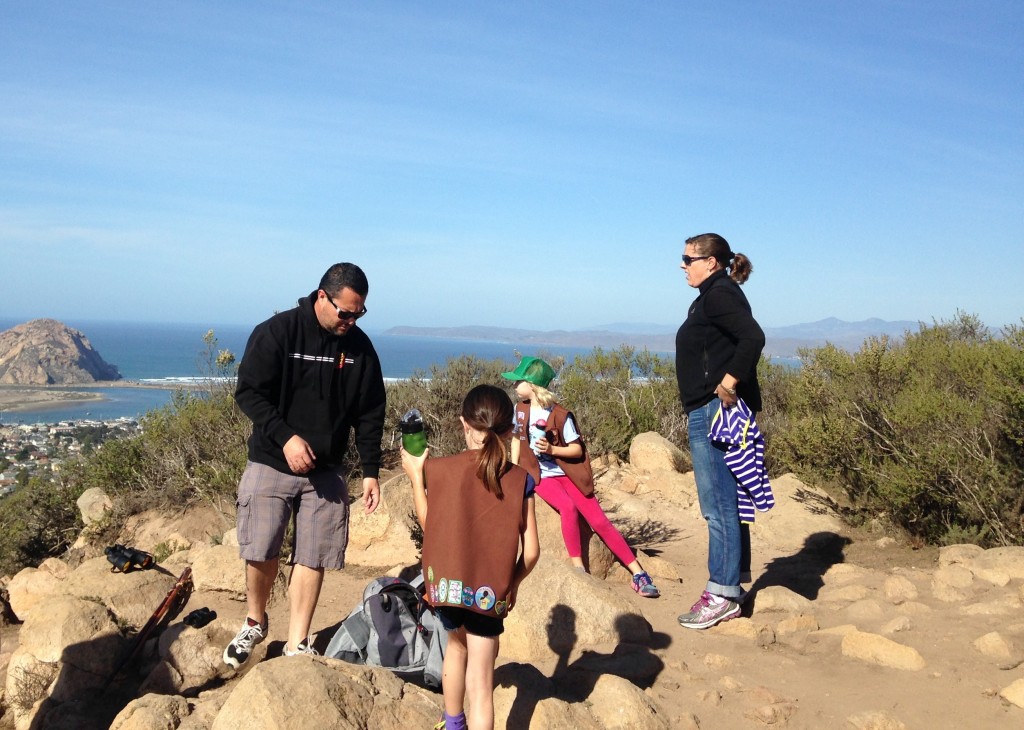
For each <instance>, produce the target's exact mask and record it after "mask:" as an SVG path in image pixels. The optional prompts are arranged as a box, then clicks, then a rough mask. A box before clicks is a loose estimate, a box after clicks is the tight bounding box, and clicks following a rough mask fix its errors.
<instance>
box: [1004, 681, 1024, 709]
mask: <svg viewBox="0 0 1024 730" xmlns="http://www.w3.org/2000/svg"><path fill="white" fill-rule="evenodd" d="M999 696H1000V697H1002V698H1003V699H1004V700H1006V701H1007V702H1009V703H1011V704H1013V705H1016V706H1017V707H1019V708H1021V709H1024V678H1021V679H1018V680H1017V681H1016V682H1013V683H1012V684H1010V685H1008V686H1006V687H1003V689H1001V690H1000V691H999Z"/></svg>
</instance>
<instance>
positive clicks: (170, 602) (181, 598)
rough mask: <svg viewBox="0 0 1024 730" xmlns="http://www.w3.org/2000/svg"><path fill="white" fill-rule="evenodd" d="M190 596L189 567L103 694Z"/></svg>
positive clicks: (104, 685) (147, 623) (119, 665)
mask: <svg viewBox="0 0 1024 730" xmlns="http://www.w3.org/2000/svg"><path fill="white" fill-rule="evenodd" d="M190 595H192V568H190V567H189V568H185V570H183V571H182V572H181V575H180V576H179V577H178V580H177V581H176V582H175V584H174V585H173V586H172V587H171V590H169V591H168V592H167V595H166V596H165V597H164V600H163V601H161V602H160V605H159V606H157V607H156V610H155V611H153V615H152V616H150V617H149V621H147V622H146V625H145V626H143V627H142V628H141V629H140V630H139V633H138V634H137V635H136V637H135V641H134V642H133V644H132V650H131V651H130V652H129V653H128V656H126V657H125V658H124V659H122V660H121V662H120V663H119V664H118V665H117V667H116V668H115V669H114V671H113V672H112V673H111V675H110V676H109V677H107V681H106V682H104V683H103V689H102V690H100V691H101V692H104V691H106V689H107V687H109V686H110V683H111V682H113V681H114V678H115V677H116V676H117V675H118V674H120V673H121V670H122V669H124V668H125V666H126V665H127V664H128V662H130V661H131V660H132V659H134V658H135V655H136V654H138V653H139V650H140V649H141V648H142V645H143V644H145V643H146V639H147V638H149V635H150V634H151V633H153V629H155V628H156V627H157V626H158V625H159V624H160V622H161V621H163V620H164V617H166V616H167V614H168V612H170V610H171V609H172V608H173V609H176V611H181V609H182V608H184V606H185V604H186V603H187V602H188V598H189V596H190Z"/></svg>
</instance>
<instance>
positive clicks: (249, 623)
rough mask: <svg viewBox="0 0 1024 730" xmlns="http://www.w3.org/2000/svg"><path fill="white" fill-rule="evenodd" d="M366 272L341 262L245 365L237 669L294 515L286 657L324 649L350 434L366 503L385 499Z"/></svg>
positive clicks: (262, 334)
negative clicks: (321, 638) (317, 642)
mask: <svg viewBox="0 0 1024 730" xmlns="http://www.w3.org/2000/svg"><path fill="white" fill-rule="evenodd" d="M368 290H369V284H368V283H367V281H366V275H365V274H363V272H362V270H361V269H360V268H359V267H358V266H356V265H355V264H349V263H343V264H335V265H334V266H332V267H331V268H330V269H328V270H327V273H325V274H324V275H323V278H322V279H321V280H320V286H319V288H318V289H317V290H316V291H314V292H312V293H311V294H310V295H309V296H308V297H303V298H302V299H300V300H299V302H298V306H296V307H295V308H294V309H289V310H288V311H286V312H281V313H279V314H276V315H274V316H273V317H271V318H270V319H268V320H267V321H266V322H263V323H262V324H260V325H257V327H256V329H254V330H253V333H252V335H251V336H250V337H249V342H248V344H247V345H246V346H245V354H244V355H243V356H242V362H241V364H240V365H239V368H238V387H237V389H236V391H235V400H236V401H237V402H238V405H239V407H240V408H241V409H242V411H243V412H244V413H245V415H247V416H248V417H249V418H250V419H251V420H252V425H253V428H252V435H251V436H250V437H249V462H248V464H247V466H246V469H245V473H244V474H243V475H242V480H241V482H240V483H239V486H238V505H237V506H238V544H239V552H240V553H241V557H242V558H243V559H244V560H245V584H246V599H247V604H248V616H247V617H246V621H245V623H244V624H243V626H242V628H241V630H240V631H239V632H238V635H237V636H235V638H234V640H233V641H232V642H231V643H230V644H229V645H228V647H227V648H226V649H225V650H224V662H225V663H227V664H228V665H230V666H232V667H234V668H236V669H237V668H239V667H241V666H242V665H243V664H244V663H245V662H246V661H248V659H249V656H250V655H251V653H252V647H253V646H255V645H256V644H259V643H260V642H262V641H263V640H264V639H265V638H266V635H267V628H268V619H267V614H266V607H267V600H268V599H269V597H270V591H271V588H272V587H273V584H274V580H275V578H276V577H277V570H278V561H279V556H280V551H281V544H282V542H283V540H284V534H285V529H286V528H287V526H288V522H289V521H290V520H291V519H292V514H293V512H294V518H295V546H294V549H293V551H292V573H291V578H290V580H289V586H288V596H289V609H290V614H289V626H288V641H287V642H286V643H285V646H284V653H285V655H288V656H291V655H294V654H312V653H315V652H314V651H313V648H312V646H311V642H310V640H309V628H310V625H311V624H312V621H313V612H314V610H315V609H316V604H317V600H318V599H319V597H320V587H321V585H322V584H323V575H324V569H325V568H331V569H338V568H342V567H344V564H345V547H346V545H347V543H348V488H347V485H346V484H345V467H344V465H343V463H342V462H343V460H344V457H345V453H346V451H347V449H348V438H349V433H350V431H352V430H353V429H354V431H355V445H356V450H357V451H358V453H359V460H360V462H361V464H362V473H363V505H364V508H365V510H366V512H367V513H370V512H373V511H374V510H375V509H376V508H377V505H378V504H379V502H380V484H379V483H378V481H377V476H378V471H379V469H380V456H381V448H380V442H381V436H382V434H383V430H384V379H383V377H382V374H381V367H380V360H379V359H378V358H377V353H376V352H375V351H374V349H373V344H372V343H371V342H370V339H369V338H368V337H367V336H366V334H365V333H364V332H363V331H362V330H361V329H359V327H357V326H356V320H357V319H359V318H360V317H362V316H363V315H364V314H366V307H365V301H366V294H367V291H368Z"/></svg>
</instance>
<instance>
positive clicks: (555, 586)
mask: <svg viewBox="0 0 1024 730" xmlns="http://www.w3.org/2000/svg"><path fill="white" fill-rule="evenodd" d="M635 600H636V599H635V594H633V592H632V590H631V589H630V588H629V587H628V586H626V585H621V584H618V583H615V582H604V581H601V580H597V579H596V578H595V577H594V576H591V575H587V574H585V573H581V572H579V571H576V570H573V569H572V567H571V566H570V565H569V564H568V563H565V562H562V561H560V560H553V559H551V558H550V557H548V556H546V555H545V554H544V552H543V550H542V551H541V559H540V562H539V563H538V564H537V567H536V568H535V569H534V571H533V573H531V574H530V576H529V577H528V578H527V579H526V580H525V581H524V582H523V585H522V586H521V588H520V590H519V598H518V603H517V604H516V606H515V609H514V610H513V611H512V612H511V613H510V614H509V615H508V618H507V619H506V621H505V634H504V635H503V636H502V642H501V653H502V656H503V657H507V658H508V659H510V660H514V661H526V662H530V661H536V660H541V659H545V658H547V657H550V656H551V652H552V651H555V652H556V653H557V652H560V651H571V650H572V649H573V648H574V647H590V646H594V645H598V644H611V645H615V644H618V643H620V642H627V643H638V644H643V643H646V642H648V641H649V640H650V637H651V625H650V624H649V623H648V622H647V620H646V619H645V618H644V617H643V615H642V614H640V613H639V612H638V611H637V609H636V608H635V607H634V601H635Z"/></svg>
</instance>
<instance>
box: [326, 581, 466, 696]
mask: <svg viewBox="0 0 1024 730" xmlns="http://www.w3.org/2000/svg"><path fill="white" fill-rule="evenodd" d="M422 586H423V575H422V574H421V575H418V576H416V578H414V579H413V580H412V582H409V581H404V580H402V579H401V578H390V577H382V578H375V579H374V580H372V581H370V583H369V585H367V586H366V588H365V589H364V590H363V600H362V602H361V603H360V604H359V605H358V606H356V607H355V608H354V609H352V613H350V614H349V615H348V618H346V619H345V620H344V621H342V623H341V626H340V627H338V630H337V631H336V632H335V634H334V636H333V637H332V638H331V643H330V644H328V645H327V650H326V651H325V652H324V655H325V656H329V657H333V658H335V659H341V660H343V661H346V662H351V663H353V664H365V665H367V666H371V667H386V668H387V669H390V670H391V671H393V672H394V673H395V674H398V675H399V676H401V677H403V678H404V679H409V680H413V681H416V680H421V681H422V682H423V684H425V685H426V686H427V687H431V688H434V689H436V688H438V687H440V686H441V664H442V662H443V659H444V649H445V646H446V645H447V643H448V633H447V632H446V631H445V630H444V629H443V628H442V627H441V624H440V622H439V621H438V620H437V617H436V616H434V612H433V610H432V609H431V608H430V606H429V605H428V604H427V602H426V601H424V600H423V593H422V592H421V591H422Z"/></svg>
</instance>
